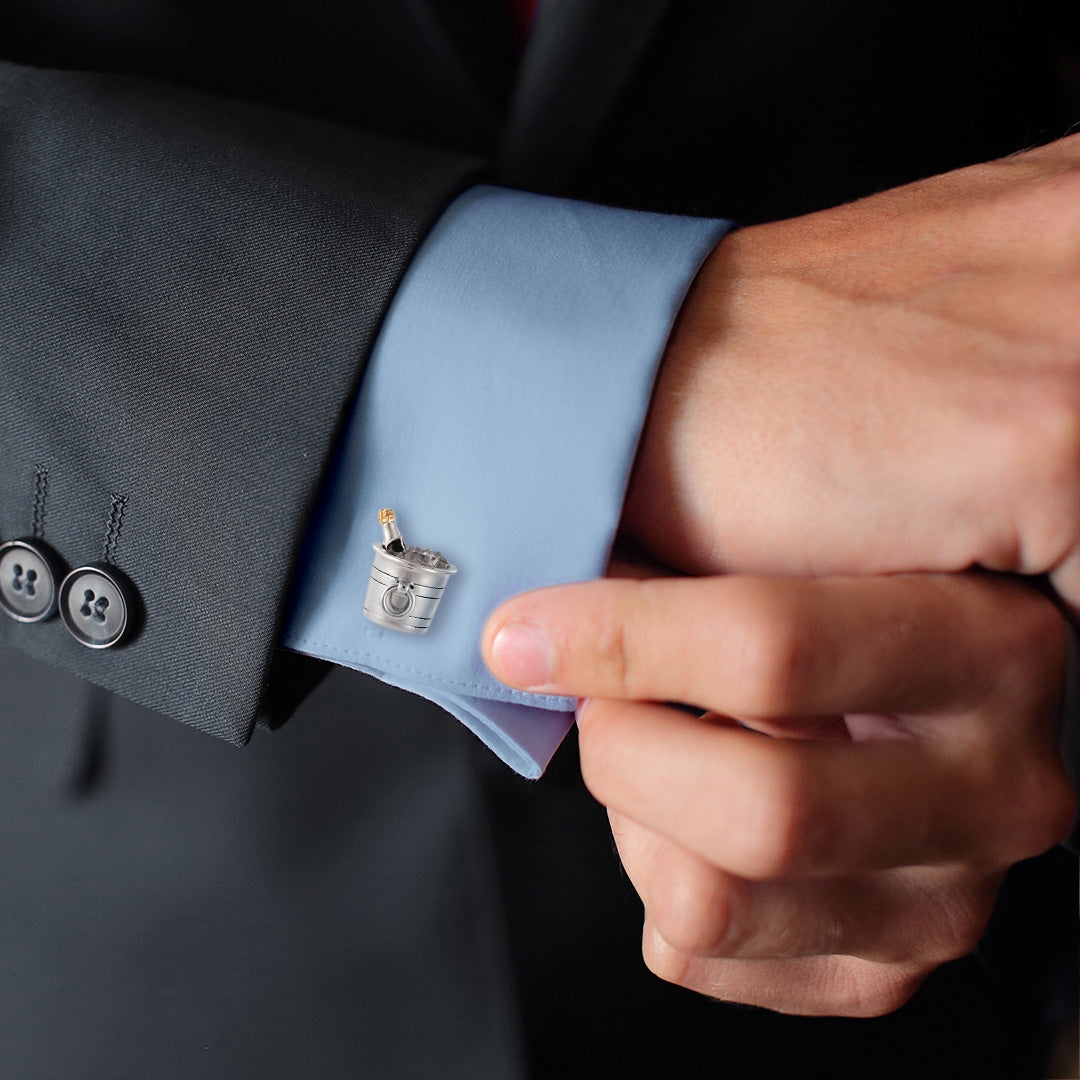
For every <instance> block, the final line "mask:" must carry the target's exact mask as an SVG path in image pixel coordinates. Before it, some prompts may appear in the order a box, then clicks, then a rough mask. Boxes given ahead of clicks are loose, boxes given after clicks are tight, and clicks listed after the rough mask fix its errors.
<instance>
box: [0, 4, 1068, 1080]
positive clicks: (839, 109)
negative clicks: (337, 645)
mask: <svg viewBox="0 0 1080 1080" xmlns="http://www.w3.org/2000/svg"><path fill="white" fill-rule="evenodd" d="M1070 20H1072V21H1073V22H1075V18H1074V17H1073V16H1072V15H1071V12H1069V11H1068V10H1067V9H1066V8H1064V7H1062V8H1061V10H1060V11H1059V10H1058V9H1057V8H1056V7H1055V6H1053V5H1051V4H1045V5H1042V6H1038V5H1037V7H1036V9H1033V8H1032V7H1031V6H1030V5H1027V6H1025V8H1023V9H1021V8H1020V6H1019V5H1014V4H1011V3H1003V2H999V3H990V4H985V3H981V4H975V3H952V4H929V3H928V4H920V5H916V6H914V7H913V6H912V5H899V4H892V3H882V4H875V5H868V4H856V3H844V2H841V3H835V4H833V3H797V2H794V0H770V2H768V3H761V4H757V3H755V4H751V3H745V4H729V3H712V2H709V3H705V2H701V3H691V2H678V0H671V2H667V3H665V2H653V0H642V2H640V3H621V2H618V0H547V2H546V3H545V4H544V6H543V8H542V10H541V14H540V16H539V19H538V22H537V24H536V27H535V30H534V36H533V39H532V42H531V44H530V46H529V49H528V50H527V52H526V54H525V56H524V57H523V59H522V61H521V66H520V70H519V73H518V74H517V75H515V63H516V58H515V56H514V54H513V50H512V47H511V45H510V33H509V28H508V26H507V23H506V20H505V18H504V7H503V5H502V4H501V2H500V0H460V2H455V0H408V2H404V0H402V2H393V0H382V2H375V0H372V2H368V3H363V2H360V0H320V2H318V3H315V4H308V5H295V4H286V3H261V4H254V3H249V2H245V0H230V2H226V3H222V2H213V3H211V2H210V0H173V2H166V0H147V2H144V3H134V2H126V0H110V2H109V3H100V4H83V3H76V2H75V0H0V61H3V62H2V63H0V449H2V458H3V468H2V470H0V534H2V536H3V538H5V539H6V538H9V537H11V536H17V535H20V534H23V533H26V532H29V530H30V524H31V520H30V519H31V517H32V513H33V485H34V478H35V475H36V471H37V470H38V469H39V468H42V467H45V468H47V469H48V470H49V495H48V506H47V516H46V521H45V538H46V539H47V540H48V541H49V542H50V543H51V544H52V545H53V546H54V547H55V548H56V549H57V550H58V551H59V552H60V554H61V555H62V556H63V557H64V558H65V559H67V560H68V561H69V562H72V563H74V562H83V561H88V560H92V559H95V558H99V557H100V555H101V547H102V544H103V543H104V540H105V534H106V519H107V516H108V512H109V506H110V498H111V497H112V496H113V495H117V494H119V495H122V496H123V497H124V499H125V521H124V525H123V531H122V535H121V536H120V538H119V541H118V543H117V544H116V549H115V553H116V559H117V562H118V564H119V565H120V566H121V567H122V568H123V569H124V570H125V571H126V572H127V573H128V574H129V575H130V576H131V578H132V579H133V580H134V581H135V583H136V585H137V586H138V588H139V591H140V595H141V598H142V603H143V605H144V608H145V620H144V626H143V629H142V632H141V634H140V635H139V637H138V638H137V639H136V640H135V641H134V642H133V643H132V644H131V645H129V646H127V647H126V648H124V649H121V650H114V651H112V652H108V653H90V652H89V651H87V650H84V649H82V648H81V647H80V646H79V645H77V644H76V643H75V642H74V641H72V640H71V639H69V638H68V637H67V635H66V634H65V632H64V630H63V628H62V627H61V626H60V625H59V623H57V622H56V621H53V622H51V623H47V624H42V625H39V626H30V627H27V626H17V625H15V624H10V623H8V622H6V621H4V622H3V624H2V629H0V635H2V637H0V642H2V643H3V646H4V650H3V652H2V653H0V688H2V696H0V747H2V749H0V776H2V777H3V782H2V783H0V836H2V840H0V852H3V856H4V864H3V871H2V872H0V943H2V944H0V950H2V952H0V955H2V957H3V960H2V962H0V1076H2V1077H5V1078H6V1077H8V1076H10V1077H12V1078H20V1080H22V1078H32V1080H36V1078H38V1077H41V1078H45V1077H56V1076H61V1075H62V1076H65V1077H72V1078H76V1080H83V1078H98V1077H109V1078H114V1077H140V1078H149V1080H166V1078H172V1077H207V1078H210V1077H215V1078H221V1077H229V1078H233V1077H236V1078H243V1077H247V1076H252V1077H256V1076H257V1077H260V1078H261V1080H276V1078H279V1077H280V1078H286V1077H299V1076H308V1075H312V1076H319V1077H324V1078H327V1080H336V1078H339V1077H341V1078H344V1077H399V1076H400V1077H412V1076H417V1077H419V1076H439V1077H462V1078H467V1077H518V1076H522V1077H524V1076H548V1075H551V1076H596V1075H612V1076H623V1077H628V1076H655V1075H679V1074H680V1073H681V1072H685V1071H689V1070H690V1069H691V1068H695V1069H696V1068H697V1067H698V1062H699V1061H700V1060H701V1059H702V1056H703V1055H707V1060H709V1061H711V1062H712V1063H713V1067H714V1068H715V1069H716V1070H717V1071H720V1070H723V1071H724V1072H725V1073H726V1074H728V1075H732V1076H742V1075H755V1076H757V1075H771V1074H777V1075H778V1074H781V1073H783V1074H785V1075H786V1074H791V1073H792V1072H794V1071H795V1070H796V1069H798V1070H800V1071H803V1070H809V1071H810V1072H811V1074H816V1073H818V1072H822V1070H826V1071H827V1072H828V1074H829V1075H831V1076H835V1077H844V1076H852V1077H856V1076H859V1077H861V1076H867V1075H873V1076H876V1077H886V1076H909V1075H914V1074H919V1075H924V1076H941V1077H955V1076H963V1075H979V1076H981V1077H1022V1076H1035V1075H1038V1074H1039V1073H1038V1071H1039V1068H1040V1065H1039V1060H1040V1055H1041V1054H1042V1052H1043V1047H1042V1038H1043V1035H1044V1032H1045V1025H1046V1024H1047V1022H1048V1021H1049V1020H1051V1019H1054V1018H1055V1017H1054V1016H1053V1015H1052V1014H1051V1013H1048V1012H1047V1006H1046V1002H1047V1001H1053V1002H1060V1001H1061V1000H1062V998H1061V993H1060V990H1059V989H1054V988H1060V986H1061V985H1063V981H1064V984H1065V985H1067V984H1068V979H1069V975H1068V973H1067V972H1066V973H1065V975H1064V976H1062V975H1061V973H1060V972H1058V971H1057V970H1056V968H1055V965H1056V964H1057V963H1058V959H1059V950H1057V948H1056V945H1057V943H1060V942H1061V941H1062V940H1064V939H1063V937H1062V935H1063V934H1065V933H1068V932H1073V933H1075V926H1074V923H1071V922H1070V917H1069V916H1068V915H1061V916H1060V917H1059V916H1056V915H1055V914H1054V912H1055V910H1056V909H1054V908H1053V906H1052V905H1051V904H1044V905H1043V907H1042V908H1041V909H1040V910H1041V911H1042V916H1041V917H1042V918H1043V920H1044V922H1045V923H1046V925H1056V923H1055V922H1054V919H1055V918H1060V923H1061V925H1062V926H1063V927H1065V929H1064V930H1061V931H1060V932H1058V934H1057V936H1056V937H1054V936H1051V937H1050V938H1049V941H1048V942H1046V943H1045V944H1044V945H1041V946H1040V947H1039V948H1034V947H1031V948H1029V949H1028V952H1029V953H1031V954H1032V962H1031V963H1030V964H1028V965H1027V967H1026V968H1025V969H1024V970H1018V968H1017V967H1016V965H1011V964H1010V961H1009V957H1010V956H1014V955H1015V954H1016V952H1017V948H1018V946H1017V945H1016V942H1017V940H1019V941H1020V942H1022V943H1023V942H1025V940H1026V939H1025V938H1024V936H1023V934H1022V933H1021V934H1020V935H1019V937H1017V932H1016V930H1015V928H1016V926H1018V925H1019V926H1021V927H1022V926H1023V925H1024V921H1025V918H1026V914H1025V913H1026V912H1027V911H1028V909H1027V908H1025V907H1024V904H1023V902H1022V900H1017V901H1016V902H1015V903H1014V904H1013V905H1012V907H1011V908H1009V910H1010V911H1012V912H1013V915H1012V916H1011V918H1005V917H1004V916H1003V918H1005V923H1006V924H1007V925H1005V927H1004V929H1002V930H1001V931H1000V933H999V938H998V940H999V941H1001V942H1002V943H1003V944H1001V946H1000V947H999V948H997V949H990V950H988V951H987V953H986V956H988V957H990V958H991V959H990V962H989V965H988V963H987V961H986V957H985V956H984V957H983V959H982V960H977V959H968V960H966V961H962V962H960V963H958V964H954V965H950V966H949V967H947V968H946V969H944V970H943V971H942V972H940V973H939V974H938V975H936V976H934V977H933V978H932V979H931V980H930V981H929V982H928V984H927V987H926V988H925V989H924V991H922V992H921V993H920V994H919V995H918V996H917V997H916V999H915V1000H914V1001H913V1002H912V1004H911V1005H909V1006H908V1007H906V1008H905V1009H904V1010H902V1011H901V1012H900V1013H899V1014H897V1015H896V1016H893V1017H888V1018H883V1019H881V1020H877V1021H867V1022H851V1021H800V1020H791V1019H787V1018H781V1017H775V1016H772V1015H769V1014H764V1013H759V1012H756V1011H753V1010H745V1009H732V1008H726V1007H722V1006H718V1005H716V1004H714V1003H711V1002H707V1001H704V1000H703V999H701V998H699V997H696V996H694V995H691V994H688V993H685V992H682V991H679V990H677V989H674V988H672V987H668V986H665V985H663V984H660V983H659V982H658V981H656V980H655V979H653V978H652V977H651V976H649V975H648V974H647V973H646V972H645V971H644V970H643V968H642V967H641V964H640V960H639V958H638V956H637V950H638V940H637V939H638V934H639V928H640V908H639V907H638V905H637V903H636V901H635V898H634V896H633V892H632V890H631V888H630V886H629V884H628V883H627V882H626V880H625V878H624V877H622V876H621V874H620V871H619V869H618V866H617V862H616V860H615V858H614V855H613V853H612V849H611V841H610V838H609V836H608V835H607V832H606V826H605V820H604V815H603V812H602V811H601V810H600V809H599V808H598V807H597V806H596V805H595V804H593V803H592V801H591V800H590V799H589V797H588V795H587V794H586V793H585V792H584V790H583V788H582V787H581V784H580V780H579V779H578V777H577V775H576V769H575V764H576V763H575V759H574V751H573V747H572V745H571V746H568V747H567V748H566V749H565V750H564V751H563V752H562V753H561V754H560V756H559V758H557V760H556V763H555V765H554V766H553V769H552V772H551V774H550V775H549V777H547V778H545V780H544V781H542V782H541V783H540V784H539V785H535V786H534V785H529V784H526V783H525V782H523V781H520V780H518V779H517V778H516V777H513V776H511V775H509V774H508V773H506V771H505V770H503V769H502V767H501V766H498V765H497V763H495V762H494V761H493V759H491V758H490V756H489V755H487V753H486V751H483V750H482V749H480V748H478V747H477V746H476V745H474V744H473V742H472V741H471V740H470V738H469V737H468V736H467V735H466V734H465V733H464V732H462V731H461V730H459V729H458V727H457V726H456V725H455V724H454V722H453V721H451V720H450V719H449V718H447V717H445V716H444V715H441V714H439V713H438V712H437V710H435V709H433V708H431V707H429V706H427V705H425V704H423V703H421V702H419V701H418V700H417V699H414V698H411V697H409V696H407V695H404V694H400V693H397V692H393V691H391V690H388V689H387V688H385V687H381V686H379V685H378V684H376V683H374V682H373V681H372V680H369V679H365V678H362V677H360V676H358V675H355V674H354V673H347V672H342V671H337V672H334V673H333V674H332V675H331V676H330V677H329V678H327V679H326V680H325V681H324V682H323V683H322V685H320V686H318V688H317V689H315V690H314V691H313V692H312V693H311V695H310V696H309V697H308V698H307V700H306V701H305V702H304V703H303V705H302V706H300V707H299V708H298V709H297V710H296V711H295V715H293V716H292V719H291V720H290V721H289V723H288V724H287V725H286V726H285V727H284V729H283V730H281V731H276V732H273V733H271V732H269V731H258V732H256V735H255V737H254V738H253V739H252V741H251V745H250V746H248V747H247V749H246V750H245V751H244V752H243V753H237V752H236V751H234V750H233V749H231V748H230V747H227V746H225V745H223V744H222V743H221V742H220V741H219V740H212V739H207V738H205V737H203V736H201V735H199V734H198V733H196V732H192V731H190V730H189V729H188V728H186V727H184V726H182V725H180V724H177V723H176V722H175V720H176V719H179V720H182V721H184V723H185V724H188V725H192V726H194V727H197V728H200V729H202V730H203V731H208V732H211V733H213V734H216V735H219V736H221V737H223V738H225V739H227V740H229V741H231V742H233V743H235V744H243V743H245V742H246V741H247V740H248V739H249V738H251V734H252V730H253V726H254V724H255V720H256V717H257V716H259V715H262V716H263V717H264V718H265V719H267V720H268V721H269V723H270V725H271V726H276V725H277V724H278V723H279V722H280V721H282V720H283V719H285V718H286V717H287V716H288V715H289V714H290V713H291V712H293V706H294V705H295V703H296V701H297V700H298V699H299V698H300V697H302V696H303V694H304V693H305V692H306V691H307V690H309V689H310V687H311V686H312V685H313V684H314V682H315V681H316V679H317V677H318V675H320V674H322V673H323V671H324V669H322V668H321V667H318V666H317V665H312V666H310V667H308V666H306V665H303V664H299V663H297V662H296V661H289V660H288V659H287V658H285V657H282V656H280V655H275V652H274V650H273V642H274V640H275V637H276V634H277V630H278V626H279V623H280V620H281V617H282V613H283V611H284V609H285V606H286V605H287V602H288V580H289V571H290V567H291V565H292V563H293V561H294V559H295V558H296V553H297V550H298V547H299V543H300V540H301V537H302V534H303V528H304V523H305V521H306V518H307V514H308V512H309V510H310V507H311V505H312V502H313V500H314V499H315V497H316V494H317V488H318V483H319V478H320V476H321V475H322V474H323V472H324V470H325V467H326V462H327V460H328V458H329V455H330V453H331V450H332V446H333V441H334V437H335V435H336V433H337V430H338V426H339V424H340V421H341V417H342V414H343V410H344V409H345V408H346V406H347V404H348V402H349V400H350V398H351V395H352V392H353V390H354V389H355V386H356V385H357V383H358V381H359V379H360V377H361V375H362V371H363V364H364V360H365V358H366V356H367V353H368V350H369V348H370V345H371V343H372V341H373V339H374V336H375V334H376V333H377V330H378V325H379V321H380V319H381V317H382V315H383V313H384V312H385V310H386V307H387V305H388V304H389V302H390V299H391V297H392V294H393V290H394V287H395V285H396V283H397V281H398V280H399V279H400V276H401V274H402V273H403V271H404V269H405V267H406V266H407V264H408V261H409V259H410V258H411V256H412V254H413V252H414V251H415V249H416V247H417V245H418V244H419V242H420V241H421V239H422V238H423V235H424V233H425V231H426V230H427V228H428V227H429V226H430V224H431V223H432V221H434V220H435V218H436V217H437V215H438V213H439V212H440V210H441V209H442V208H443V207H444V206H445V205H446V204H447V203H448V202H449V201H450V199H452V198H453V196H454V194H455V193H456V192H457V191H459V190H460V189H461V188H462V187H463V186H465V185H467V184H468V183H469V182H470V180H471V179H472V178H474V177H477V176H486V177H488V178H493V179H495V180H497V181H501V182H505V183H511V184H515V185H518V186H522V187H528V188H532V189H537V190H544V191H550V192H555V193H560V194H566V195H571V196H577V197H583V198H592V199H598V200H601V201H609V202H614V203H618V204H622V205H627V206H634V207H642V208H650V209H658V210H670V211H679V212H688V213H699V214H710V215H717V216H728V217H732V218H735V219H736V220H740V221H743V222H746V223H749V222H753V221H760V220H768V219H770V218H776V217H782V216H786V215H790V214H794V213H799V212H803V211H808V210H812V209H814V208H817V207H821V206H825V205H829V204H832V203H835V202H839V201H842V200H845V199H849V198H853V197H857V196H859V195H863V194H867V193H869V192H871V191H873V190H876V189H879V188H882V187H887V186H890V185H893V184H896V183H900V182H903V181H906V180H909V179H912V178H915V177H917V176H921V175H928V174H930V173H933V172H937V171H941V170H943V169H947V168H950V167H953V166H958V165H961V164H965V163H968V162H971V161H976V160H980V159H984V158H988V157H991V156H994V155H997V154H1001V153H1007V152H1009V151H1012V150H1015V149H1018V148H1020V147H1023V146H1025V145H1030V144H1032V143H1035V142H1039V141H1044V140H1047V139H1050V138H1053V137H1055V136H1057V135H1059V134H1062V133H1064V131H1065V129H1066V128H1067V126H1068V124H1069V122H1070V121H1071V120H1074V119H1076V116H1075V115H1072V114H1071V112H1070V108H1071V105H1070V102H1069V95H1068V80H1069V72H1070V71H1071V70H1073V69H1072V68H1070V66H1069V65H1070V63H1072V61H1071V60H1070V56H1071V55H1072V54H1071V52H1070V48H1071V44H1070V43H1071V42H1072V40H1073V39H1074V36H1075V26H1072V25H1070ZM431 362H432V363H438V362H439V358H438V357H432V358H431ZM718 423H722V417H721V418H718ZM28 657H29V659H28ZM301 669H302V670H301ZM84 680H89V681H84ZM91 684H94V685H96V687H101V688H104V689H100V690H99V689H94V688H92V686H91ZM113 692H115V693H113ZM151 710H156V711H151ZM163 714H164V715H163ZM1073 865H1074V864H1073ZM1058 866H1059V864H1058V863H1054V867H1055V868H1056V867H1058ZM1033 873H1034V872H1033ZM1048 873H1049V871H1048ZM1053 873H1060V871H1059V870H1058V869H1054V870H1053ZM1035 876H1036V877H1038V874H1037V873H1035ZM1030 888H1031V886H1030V882H1028V883H1027V885H1025V886H1024V888H1023V889H1021V892H1022V893H1023V892H1024V889H1026V890H1027V891H1028V892H1030ZM1047 895H1049V894H1047ZM1006 907H1008V905H1006ZM1016 912H1020V914H1019V915H1017V914H1016ZM1070 927H1072V929H1071V931H1070V929H1069V928H1070ZM1029 944H1030V943H1029ZM1072 952H1073V954H1075V948H1073V950H1072ZM1003 972H1004V973H1006V974H1005V975H1004V976H1003V975H1002V973H1003ZM1048 987H1050V988H1051V989H1053V992H1052V993H1050V992H1048V990H1047V988H1048ZM822 1074H824V1073H822Z"/></svg>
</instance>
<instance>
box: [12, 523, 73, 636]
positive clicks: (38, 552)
mask: <svg viewBox="0 0 1080 1080" xmlns="http://www.w3.org/2000/svg"><path fill="white" fill-rule="evenodd" d="M59 567H60V563H59V560H58V559H57V557H56V555H55V554H53V552H52V551H51V550H50V549H49V548H48V547H47V546H46V545H45V544H43V543H41V542H40V541H39V540H9V541H8V542H7V543H6V544H0V607H2V608H3V609H4V611H5V612H6V613H7V614H8V615H10V616H11V618H13V619H17V620H18V621H19V622H26V623H34V622H41V621H42V620H44V619H47V618H49V616H50V615H53V614H54V613H55V612H56V583H57V581H59V580H60V570H59Z"/></svg>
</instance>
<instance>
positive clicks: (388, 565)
mask: <svg viewBox="0 0 1080 1080" xmlns="http://www.w3.org/2000/svg"><path fill="white" fill-rule="evenodd" d="M379 524H380V525H381V526H382V533H383V542H382V543H381V544H372V545H371V546H372V547H373V548H374V549H375V558H374V560H373V562H372V564H371V576H370V577H369V578H368V587H367V595H366V596H365V597H364V616H365V618H368V619H370V620H371V621H372V622H373V623H378V624H379V626H385V627H387V628H389V629H390V630H400V631H401V632H402V633H403V634H423V633H426V632H427V628H428V627H429V626H430V625H431V620H432V619H433V618H434V617H435V609H436V608H437V607H438V606H439V601H440V600H441V599H442V594H443V590H444V589H445V588H446V583H447V582H448V581H449V580H450V575H451V574H456V573H457V567H456V566H451V565H450V563H449V562H448V561H447V559H446V558H445V557H444V556H443V555H440V554H439V552H437V551H432V550H431V549H430V548H418V547H406V546H405V544H404V541H403V540H402V539H401V533H400V532H399V531H398V527H397V518H396V517H395V515H394V511H393V510H389V509H387V510H380V511H379Z"/></svg>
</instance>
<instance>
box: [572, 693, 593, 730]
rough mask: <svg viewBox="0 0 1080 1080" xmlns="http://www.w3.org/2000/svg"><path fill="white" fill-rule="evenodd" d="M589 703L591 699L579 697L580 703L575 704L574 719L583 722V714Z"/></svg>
mask: <svg viewBox="0 0 1080 1080" xmlns="http://www.w3.org/2000/svg"><path fill="white" fill-rule="evenodd" d="M588 704H589V699H588V698H587V697H583V698H578V703H577V705H575V706H574V720H575V721H576V722H577V723H579V724H580V723H581V714H582V713H583V712H584V711H585V708H586V706H587V705H588Z"/></svg>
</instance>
